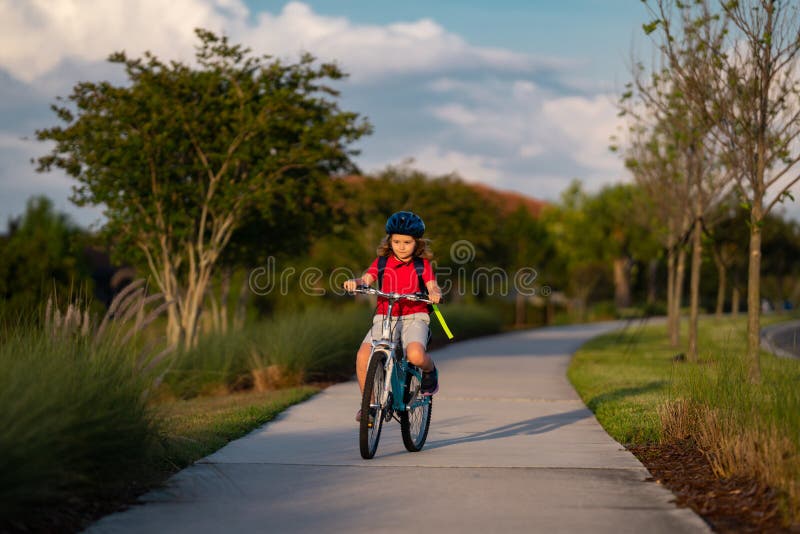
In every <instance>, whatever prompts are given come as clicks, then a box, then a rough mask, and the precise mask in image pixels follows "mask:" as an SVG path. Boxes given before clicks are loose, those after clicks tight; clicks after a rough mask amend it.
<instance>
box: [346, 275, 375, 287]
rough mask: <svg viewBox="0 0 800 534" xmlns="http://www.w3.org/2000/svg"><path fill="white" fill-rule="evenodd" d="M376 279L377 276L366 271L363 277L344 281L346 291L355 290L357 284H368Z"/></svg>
mask: <svg viewBox="0 0 800 534" xmlns="http://www.w3.org/2000/svg"><path fill="white" fill-rule="evenodd" d="M374 281H375V277H374V276H372V275H371V274H369V273H364V276H362V277H361V278H353V279H351V280H348V281H346V282H345V283H344V288H345V290H346V291H354V290H355V288H356V287H357V286H360V285H365V286H368V285H370V284H372V282H374Z"/></svg>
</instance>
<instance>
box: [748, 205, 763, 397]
mask: <svg viewBox="0 0 800 534" xmlns="http://www.w3.org/2000/svg"><path fill="white" fill-rule="evenodd" d="M761 220H762V216H761V199H760V198H759V199H757V203H756V202H754V203H753V207H752V209H751V211H750V259H749V262H748V266H747V360H748V376H749V378H750V381H751V382H752V383H758V382H760V381H761V360H760V354H759V351H760V350H761V348H760V338H761Z"/></svg>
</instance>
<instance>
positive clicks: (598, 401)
mask: <svg viewBox="0 0 800 534" xmlns="http://www.w3.org/2000/svg"><path fill="white" fill-rule="evenodd" d="M661 330H663V327H661V328H645V329H637V328H632V329H628V330H626V331H624V332H619V333H613V334H608V335H604V336H600V337H597V338H595V339H593V340H591V341H589V342H588V343H586V344H585V345H584V346H583V347H581V349H580V350H579V351H578V352H577V353H576V354H575V357H574V358H573V359H572V362H571V364H570V367H569V370H568V373H567V376H568V377H569V379H570V381H571V382H572V384H573V385H574V386H575V389H576V390H577V391H578V393H579V394H580V396H581V399H583V401H584V402H585V403H586V405H587V406H588V407H589V409H590V410H592V411H593V412H594V413H595V415H596V416H597V419H598V421H600V424H602V425H603V427H604V428H605V429H606V431H607V432H608V433H609V434H610V435H611V436H612V437H613V438H614V439H616V440H617V441H619V442H620V443H647V442H654V441H658V439H659V438H660V436H661V425H660V422H659V417H658V407H659V406H660V405H661V404H662V403H663V402H664V399H665V398H666V397H667V395H668V393H669V390H670V386H671V384H672V380H673V378H674V375H673V365H674V364H673V362H672V357H673V356H674V355H675V353H676V352H679V351H678V350H676V349H674V348H670V347H669V343H668V341H667V340H666V339H663V335H662V334H661Z"/></svg>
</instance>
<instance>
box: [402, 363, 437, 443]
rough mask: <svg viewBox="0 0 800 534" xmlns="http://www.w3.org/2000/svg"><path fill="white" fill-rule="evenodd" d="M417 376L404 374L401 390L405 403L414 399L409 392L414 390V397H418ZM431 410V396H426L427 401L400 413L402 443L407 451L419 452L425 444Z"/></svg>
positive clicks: (418, 384)
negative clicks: (403, 386) (402, 389)
mask: <svg viewBox="0 0 800 534" xmlns="http://www.w3.org/2000/svg"><path fill="white" fill-rule="evenodd" d="M419 387H420V383H419V378H417V376H416V375H414V374H413V373H408V374H407V375H406V387H405V390H404V392H403V401H404V402H405V404H406V405H408V404H409V403H411V402H412V401H413V400H414V399H412V398H411V392H412V391H415V390H416V392H417V393H416V397H417V398H419ZM432 412H433V397H429V398H428V402H426V403H425V404H423V405H421V406H417V407H416V408H414V409H412V410H406V411H404V412H402V413H401V414H400V434H401V435H402V436H403V445H405V447H406V450H407V451H408V452H419V451H421V450H422V447H424V446H425V440H426V439H428V429H429V428H430V426H431V413H432Z"/></svg>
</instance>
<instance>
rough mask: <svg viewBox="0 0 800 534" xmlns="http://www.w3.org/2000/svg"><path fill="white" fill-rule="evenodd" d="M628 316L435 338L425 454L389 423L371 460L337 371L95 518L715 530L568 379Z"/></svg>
mask: <svg viewBox="0 0 800 534" xmlns="http://www.w3.org/2000/svg"><path fill="white" fill-rule="evenodd" d="M623 325H624V323H622V322H616V323H603V324H592V325H578V326H567V327H551V328H542V329H538V330H529V331H523V332H515V333H510V334H503V335H498V336H491V337H484V338H479V339H475V340H469V341H463V342H460V343H456V344H453V345H449V346H447V347H446V348H443V349H439V350H436V351H434V352H433V356H434V358H435V360H436V364H437V366H438V368H439V376H440V384H441V392H440V393H439V394H438V395H437V396H436V397H435V401H434V405H433V421H432V423H431V425H432V426H431V431H430V435H429V436H428V443H427V444H426V445H425V448H424V449H423V451H422V452H419V453H413V454H412V453H408V452H406V451H405V449H404V448H403V444H402V441H401V439H400V428H399V425H397V424H396V423H390V424H387V425H386V426H384V429H383V436H382V438H381V443H380V447H379V448H378V453H377V455H376V456H375V459H374V460H369V461H367V460H362V459H361V457H360V455H359V452H358V439H357V438H358V426H357V425H356V422H355V420H354V416H355V413H356V410H357V409H358V406H359V402H360V401H359V393H358V386H357V385H356V383H355V382H354V381H353V382H348V383H344V384H337V385H335V386H332V387H330V388H328V389H326V390H325V391H323V392H321V393H320V394H318V395H316V396H315V397H313V398H312V399H310V400H308V401H306V402H304V403H302V404H298V405H296V406H293V407H291V408H290V409H289V410H287V411H286V412H284V413H283V414H282V415H281V416H280V417H278V419H276V420H275V421H274V422H271V423H268V424H267V425H265V426H264V427H262V428H260V429H258V430H256V431H254V432H252V433H251V434H249V435H248V436H246V437H244V438H242V439H239V440H236V441H234V442H232V443H230V444H228V445H227V446H226V447H224V448H222V449H221V450H219V451H217V452H216V453H214V454H212V455H211V456H208V457H207V458H205V459H203V460H201V461H199V462H197V463H196V464H194V465H193V466H191V467H189V468H187V469H184V470H183V471H181V472H180V473H178V474H176V475H175V476H174V477H172V479H171V480H170V481H169V484H168V487H167V488H165V489H163V490H159V491H154V492H151V493H150V494H148V495H146V496H144V498H143V499H142V503H143V504H141V505H139V506H134V507H132V508H130V509H129V510H127V511H124V512H121V513H117V514H114V515H111V516H109V517H106V518H105V519H102V520H101V521H99V522H98V523H96V524H95V525H93V526H92V527H91V528H90V529H89V530H88V532H90V533H150V532H169V533H187V534H189V533H191V534H203V533H209V534H210V533H218V532H237V533H238V532H258V533H261V532H279V533H282V534H283V533H293V532H298V533H301V532H302V533H306V532H356V533H360V532H398V533H403V534H407V533H410V532H420V533H428V532H435V533H443V534H445V533H450V532H457V533H459V534H461V533H472V532H525V533H529V532H547V533H550V532H592V533H614V534H617V533H627V532H630V533H639V532H647V533H648V534H658V533H665V534H667V533H669V534H672V533H674V532H680V533H693V532H709V528H708V526H707V525H706V524H705V523H704V522H703V520H702V519H700V517H699V516H697V515H695V513H694V512H692V511H691V510H689V509H687V508H677V507H676V506H675V504H674V499H675V498H674V496H673V494H672V493H671V492H670V491H669V490H667V489H666V488H664V487H663V486H661V485H659V484H656V483H655V482H652V478H650V474H649V473H648V472H647V470H646V469H645V468H644V466H642V464H641V463H639V461H638V460H637V459H636V458H635V457H634V456H633V455H632V454H631V453H630V452H628V451H627V450H625V448H624V447H622V446H621V445H620V444H619V443H617V442H615V441H614V440H613V439H611V437H609V435H608V434H606V432H605V431H604V430H603V428H602V427H601V426H600V425H599V424H598V422H597V420H596V419H595V418H594V415H593V414H592V412H591V411H589V409H587V408H586V406H585V405H584V403H583V402H581V399H580V398H579V397H578V395H577V393H576V392H575V390H574V389H573V388H572V386H571V385H570V383H569V381H568V380H567V378H566V371H567V366H568V365H569V362H570V359H571V358H572V354H573V353H574V352H575V350H577V349H578V347H580V346H581V345H582V344H583V343H584V342H585V341H587V340H589V339H591V338H593V337H595V336H597V335H599V334H602V333H604V332H608V331H610V330H613V329H616V328H619V327H621V326H623Z"/></svg>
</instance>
